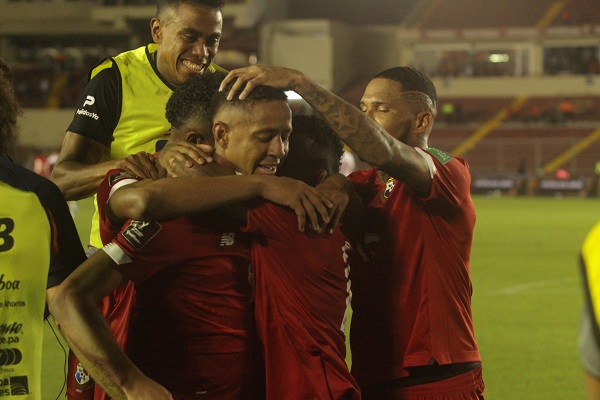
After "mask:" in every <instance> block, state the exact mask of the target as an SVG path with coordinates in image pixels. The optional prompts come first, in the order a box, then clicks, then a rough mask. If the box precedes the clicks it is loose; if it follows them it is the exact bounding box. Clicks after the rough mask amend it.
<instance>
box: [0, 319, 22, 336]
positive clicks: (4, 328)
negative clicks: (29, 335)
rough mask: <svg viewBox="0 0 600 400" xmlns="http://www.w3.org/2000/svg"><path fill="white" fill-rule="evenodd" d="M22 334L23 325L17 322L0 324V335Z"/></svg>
mask: <svg viewBox="0 0 600 400" xmlns="http://www.w3.org/2000/svg"><path fill="white" fill-rule="evenodd" d="M22 332H23V324H21V323H19V322H16V321H15V322H13V323H12V324H11V323H6V324H0V335H18V334H19V333H22Z"/></svg>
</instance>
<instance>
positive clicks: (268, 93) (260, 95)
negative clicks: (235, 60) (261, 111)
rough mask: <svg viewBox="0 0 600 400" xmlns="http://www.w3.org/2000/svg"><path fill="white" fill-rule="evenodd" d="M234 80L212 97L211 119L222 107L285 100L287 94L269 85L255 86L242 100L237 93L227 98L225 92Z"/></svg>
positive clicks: (226, 92) (227, 91)
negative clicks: (229, 98)
mask: <svg viewBox="0 0 600 400" xmlns="http://www.w3.org/2000/svg"><path fill="white" fill-rule="evenodd" d="M234 82H235V80H233V81H232V82H230V83H229V84H228V85H227V86H226V87H225V89H223V91H221V92H217V93H216V94H215V95H214V96H213V98H212V105H211V119H214V116H215V115H216V114H217V112H218V111H219V110H220V109H221V108H222V107H223V106H228V107H232V106H233V107H239V106H240V105H243V104H248V103H253V102H261V101H285V102H287V95H286V94H285V92H284V91H283V90H281V89H275V88H274V87H271V86H257V87H255V88H254V89H252V91H251V92H250V93H249V94H248V96H247V97H246V98H245V99H244V100H240V99H239V97H238V96H237V95H235V96H233V98H232V99H231V100H227V94H228V93H229V90H230V89H231V86H232V85H233V84H234Z"/></svg>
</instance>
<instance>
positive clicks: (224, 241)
mask: <svg viewBox="0 0 600 400" xmlns="http://www.w3.org/2000/svg"><path fill="white" fill-rule="evenodd" d="M234 242H235V232H229V233H224V234H223V235H222V236H221V246H231V245H233V243H234Z"/></svg>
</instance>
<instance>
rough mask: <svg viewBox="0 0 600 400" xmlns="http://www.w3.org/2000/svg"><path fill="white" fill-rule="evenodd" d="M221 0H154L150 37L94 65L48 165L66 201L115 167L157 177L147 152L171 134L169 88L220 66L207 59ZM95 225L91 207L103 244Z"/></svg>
mask: <svg viewBox="0 0 600 400" xmlns="http://www.w3.org/2000/svg"><path fill="white" fill-rule="evenodd" d="M222 7H223V2H222V1H221V0H159V1H158V3H157V8H156V16H155V17H154V18H153V19H152V21H151V22H150V29H151V34H152V39H153V41H154V43H152V44H149V45H147V46H144V47H140V48H138V49H135V50H130V51H126V52H124V53H121V54H119V55H118V56H116V57H113V58H108V59H106V60H105V61H103V62H102V63H101V64H100V65H98V66H97V67H95V68H94V69H93V70H92V71H91V74H90V76H91V79H90V81H89V83H88V85H87V87H86V89H85V91H84V93H83V95H82V97H81V108H79V109H78V110H77V111H76V113H75V116H74V118H73V121H72V122H71V125H70V126H69V128H68V130H67V133H66V135H65V138H64V141H63V144H62V148H61V151H60V155H59V157H58V160H57V162H56V165H55V167H54V170H53V172H52V179H53V180H54V182H55V183H56V184H57V185H58V186H59V187H60V188H61V190H62V192H63V193H64V195H65V198H66V199H67V200H78V199H82V198H85V197H88V196H91V195H93V194H95V193H96V190H97V188H98V185H99V184H100V182H101V181H102V179H103V178H104V176H105V175H106V172H107V171H108V170H110V169H113V168H120V169H124V170H126V171H128V172H130V173H132V174H133V175H137V176H140V177H152V178H156V177H157V173H158V172H157V169H156V167H155V166H154V163H153V160H152V154H153V153H155V152H156V151H158V150H160V149H161V148H162V146H163V145H164V144H165V143H166V141H167V139H168V137H169V128H170V124H169V122H168V121H167V120H166V118H165V117H164V115H165V105H166V103H167V100H168V99H169V97H170V96H171V94H172V93H173V89H175V88H176V87H177V86H180V85H181V84H183V83H184V82H186V81H187V80H188V79H189V78H190V77H192V76H195V75H198V74H204V73H213V72H215V71H221V72H224V70H223V69H222V68H221V67H219V66H217V65H215V64H213V63H212V60H213V58H214V56H215V54H216V53H217V50H218V48H219V40H220V38H221V29H222V25H223V15H222ZM199 162H202V160H199ZM140 166H142V167H140ZM98 229H99V228H98V215H97V214H96V215H95V216H94V218H93V222H92V233H91V236H90V244H91V245H92V246H95V247H96V248H98V247H101V246H102V242H101V240H100V236H99V234H98Z"/></svg>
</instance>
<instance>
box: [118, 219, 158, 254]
mask: <svg viewBox="0 0 600 400" xmlns="http://www.w3.org/2000/svg"><path fill="white" fill-rule="evenodd" d="M161 229H162V226H161V225H160V224H159V223H158V222H156V221H131V222H130V223H129V226H127V228H125V230H124V231H123V233H122V234H121V235H122V236H123V237H124V238H125V240H127V242H129V244H131V245H132V246H133V247H134V248H136V249H137V250H140V249H142V248H143V247H144V246H145V245H146V243H148V242H149V241H150V240H152V238H153V237H154V236H156V235H157V234H158V232H160V230H161Z"/></svg>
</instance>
